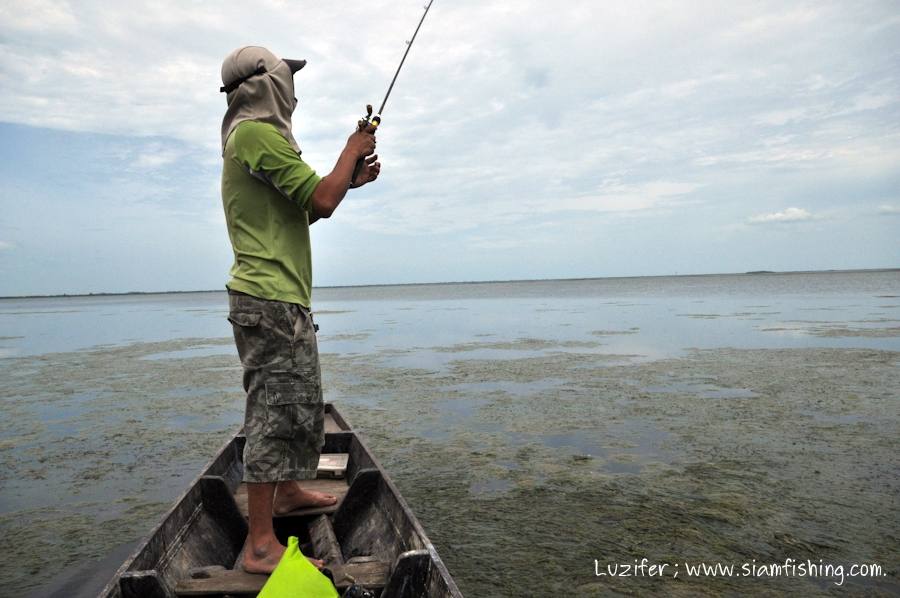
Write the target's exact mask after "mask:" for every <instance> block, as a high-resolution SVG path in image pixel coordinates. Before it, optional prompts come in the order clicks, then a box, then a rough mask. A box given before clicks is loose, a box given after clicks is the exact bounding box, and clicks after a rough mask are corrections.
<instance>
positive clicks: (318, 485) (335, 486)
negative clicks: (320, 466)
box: [234, 478, 347, 518]
mask: <svg viewBox="0 0 900 598" xmlns="http://www.w3.org/2000/svg"><path fill="white" fill-rule="evenodd" d="M298 483H299V484H300V487H301V488H303V489H304V490H315V491H317V492H325V493H326V494H333V495H335V496H336V497H337V502H336V503H335V504H333V505H328V506H326V507H311V508H308V509H297V510H296V511H291V512H290V513H285V514H284V515H275V517H302V516H306V515H321V514H322V513H334V512H335V511H336V510H337V508H338V506H339V505H340V504H341V501H342V500H343V499H344V495H345V494H347V480H345V479H343V478H339V479H330V478H318V479H315V480H303V481H301V482H298ZM234 500H235V502H236V503H237V505H238V509H240V511H241V514H242V515H243V516H244V517H245V518H246V517H247V486H246V484H241V485H240V486H239V487H238V489H237V491H236V492H235V493H234Z"/></svg>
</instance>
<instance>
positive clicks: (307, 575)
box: [257, 536, 339, 598]
mask: <svg viewBox="0 0 900 598" xmlns="http://www.w3.org/2000/svg"><path fill="white" fill-rule="evenodd" d="M257 598H339V596H338V593H337V590H335V589H334V584H332V583H331V580H330V579H328V578H327V577H325V576H324V575H322V573H321V572H320V571H319V570H318V569H316V566H315V565H313V564H312V563H310V562H309V560H308V559H307V558H306V557H305V556H303V553H302V552H300V548H299V546H297V537H296V536H291V537H289V538H288V545H287V549H286V550H285V551H284V555H283V556H282V557H281V560H280V561H278V566H277V567H275V570H274V571H272V575H270V576H269V580H268V581H267V582H266V585H264V586H263V589H262V591H260V593H259V594H258V596H257Z"/></svg>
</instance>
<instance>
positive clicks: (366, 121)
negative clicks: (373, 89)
mask: <svg viewBox="0 0 900 598" xmlns="http://www.w3.org/2000/svg"><path fill="white" fill-rule="evenodd" d="M356 124H357V127H359V130H360V131H365V130H367V129H368V128H369V126H371V127H372V131H371V132H372V133H374V132H375V129H377V128H378V125H380V124H381V115H380V114H376V115H375V116H372V104H366V115H365V116H364V117H362V118H361V119H359V122H358V123H356Z"/></svg>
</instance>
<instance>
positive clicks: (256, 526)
mask: <svg viewBox="0 0 900 598" xmlns="http://www.w3.org/2000/svg"><path fill="white" fill-rule="evenodd" d="M305 64H306V61H304V60H287V59H285V60H280V59H278V58H277V57H276V56H275V55H274V54H272V53H271V52H269V51H268V50H266V49H265V48H260V47H257V46H248V47H244V48H239V49H237V50H235V51H234V52H232V53H231V54H229V55H228V56H227V57H226V58H225V62H224V63H223V64H222V82H223V87H222V91H223V92H225V93H226V94H227V96H226V98H227V103H228V108H227V110H226V112H225V117H224V119H223V121H222V148H223V157H224V167H223V170H222V202H223V204H224V208H225V219H226V222H227V224H228V235H229V237H230V239H231V245H232V248H233V250H234V265H233V266H232V268H231V279H230V280H229V282H228V284H227V287H228V294H229V308H230V310H229V316H228V319H229V321H230V322H231V323H232V327H233V329H234V338H235V343H236V344H237V349H238V354H239V355H240V359H241V364H242V365H243V369H244V377H243V381H244V390H246V391H247V404H246V411H245V414H244V433H245V434H246V437H247V444H246V446H245V448H244V482H246V483H247V495H248V510H249V518H250V522H249V526H250V530H249V534H248V535H247V542H246V544H245V551H244V569H245V570H247V571H248V572H252V573H269V572H271V571H272V570H273V569H274V568H275V566H276V565H277V564H278V561H279V559H280V558H281V555H282V553H283V552H284V546H282V545H281V543H280V542H279V541H278V540H277V538H276V537H275V534H274V531H273V527H272V516H273V512H274V513H286V512H290V511H292V510H294V509H297V508H300V507H310V506H327V505H331V504H334V503H335V502H336V500H337V499H336V498H335V497H334V496H332V495H329V494H324V493H321V492H311V491H306V490H302V489H301V488H300V487H299V485H298V484H297V483H296V481H297V480H306V479H312V478H315V477H316V468H317V465H318V461H319V454H320V452H321V450H322V447H323V445H324V443H325V434H324V417H325V414H324V404H323V401H322V387H321V372H320V369H319V353H318V347H317V344H316V326H315V324H314V323H313V318H312V314H311V313H310V294H311V289H312V261H311V255H310V240H309V225H310V224H312V223H313V222H315V221H316V220H318V219H319V218H328V217H329V216H331V214H332V213H333V212H334V210H335V208H337V206H338V205H339V204H340V203H341V200H342V199H343V198H344V195H345V194H346V193H347V190H348V189H350V188H356V187H360V186H362V185H365V184H366V183H370V182H372V181H374V180H375V179H376V178H378V173H379V171H380V169H381V165H380V163H379V162H377V161H376V159H377V156H376V155H374V153H373V152H374V151H375V136H374V135H373V134H372V132H373V131H374V128H371V127H370V128H367V129H366V130H363V131H359V130H358V131H357V132H355V133H353V134H352V135H351V136H350V138H349V139H348V140H347V144H346V146H345V147H344V149H343V151H342V152H341V154H340V156H339V157H338V160H337V163H336V164H335V165H334V169H333V170H332V171H331V172H330V173H329V174H328V175H326V176H324V177H319V176H318V175H317V174H316V173H315V171H314V170H313V169H312V168H310V167H309V166H308V165H307V164H306V163H305V162H304V161H303V160H302V159H301V158H300V146H299V145H298V144H297V141H296V140H295V139H294V136H293V135H292V133H291V115H292V113H293V112H294V109H295V108H296V106H297V99H296V98H295V97H294V77H293V76H294V73H296V72H297V71H299V70H300V69H301V68H303V67H304V66H305ZM359 159H364V163H363V164H364V167H363V168H362V169H361V170H360V172H359V173H358V175H357V176H356V178H355V179H354V180H351V179H353V172H354V166H355V164H356V162H357V160H359ZM319 564H320V563H319ZM320 565H321V564H320Z"/></svg>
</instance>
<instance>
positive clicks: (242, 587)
mask: <svg viewBox="0 0 900 598" xmlns="http://www.w3.org/2000/svg"><path fill="white" fill-rule="evenodd" d="M329 569H330V570H331V572H332V574H333V575H334V581H335V583H334V585H335V587H336V588H337V590H338V592H343V591H344V590H345V589H347V588H349V587H350V586H351V585H352V584H354V583H356V584H358V585H361V586H363V587H364V588H367V589H371V590H376V589H381V588H383V587H384V586H385V584H386V583H387V580H388V575H389V574H390V569H391V565H390V563H385V562H381V561H371V562H367V563H348V564H346V565H335V566H334V567H329ZM268 579H269V576H268V575H257V574H254V573H245V572H243V571H235V570H227V571H222V572H220V573H219V574H217V575H213V576H212V577H208V578H204V579H183V580H181V581H179V582H178V584H177V585H176V586H175V594H176V595H178V596H215V595H220V594H230V595H232V596H247V595H249V596H255V595H256V594H258V593H259V591H260V590H261V589H262V587H263V586H264V585H265V584H266V580H268Z"/></svg>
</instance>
